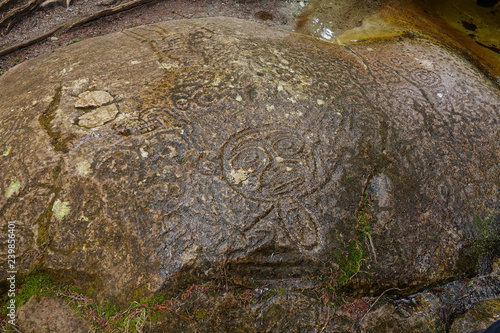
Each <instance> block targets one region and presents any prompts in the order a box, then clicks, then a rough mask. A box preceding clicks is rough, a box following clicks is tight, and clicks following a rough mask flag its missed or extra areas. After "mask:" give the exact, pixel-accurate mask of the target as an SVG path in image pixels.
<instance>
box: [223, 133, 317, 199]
mask: <svg viewBox="0 0 500 333" xmlns="http://www.w3.org/2000/svg"><path fill="white" fill-rule="evenodd" d="M223 174H224V177H225V179H226V181H227V182H228V184H229V185H230V186H231V187H232V188H233V189H234V190H235V191H237V192H239V193H240V194H242V195H243V196H245V197H247V198H248V199H254V200H258V201H277V200H279V199H280V198H282V197H285V196H286V197H301V196H303V195H305V194H308V193H312V192H314V191H316V190H317V189H318V188H319V187H320V186H321V184H322V183H323V182H324V173H323V169H322V167H321V164H320V161H319V158H318V156H317V155H316V153H315V152H314V151H313V149H312V147H311V146H310V145H309V144H308V143H307V141H306V139H305V138H304V137H302V136H301V135H300V134H298V133H297V132H292V131H291V130H282V129H275V128H272V127H269V126H267V127H261V128H255V129H250V130H245V131H243V132H240V133H239V134H237V135H236V136H234V137H233V138H231V139H230V140H229V142H228V143H227V144H226V146H225V147H224V151H223Z"/></svg>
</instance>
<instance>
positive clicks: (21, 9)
mask: <svg viewBox="0 0 500 333" xmlns="http://www.w3.org/2000/svg"><path fill="white" fill-rule="evenodd" d="M41 1H42V0H29V1H27V2H26V3H25V4H22V5H20V6H18V7H15V8H14V9H11V10H9V11H8V12H7V13H6V14H5V16H3V17H2V18H0V26H2V24H3V23H4V22H6V21H7V20H9V19H12V18H14V16H18V15H19V16H21V15H23V14H25V13H26V12H28V11H33V10H34V9H35V8H36V7H38V5H39V3H40V2H41ZM10 2H11V1H10V0H6V1H2V2H1V3H0V9H1V8H2V7H4V6H6V5H8V4H9V3H10Z"/></svg>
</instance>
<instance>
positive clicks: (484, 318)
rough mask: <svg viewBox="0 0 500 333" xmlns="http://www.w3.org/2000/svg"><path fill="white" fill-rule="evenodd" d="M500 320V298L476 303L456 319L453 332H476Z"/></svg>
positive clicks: (451, 330)
mask: <svg viewBox="0 0 500 333" xmlns="http://www.w3.org/2000/svg"><path fill="white" fill-rule="evenodd" d="M498 320H500V299H496V300H488V301H483V302H480V303H477V304H475V305H474V306H473V307H472V308H471V309H470V310H469V311H467V313H465V314H464V315H462V316H460V317H459V318H457V319H455V321H454V322H453V325H452V326H451V329H450V332H451V333H460V332H474V331H479V330H484V329H486V328H488V327H490V326H491V325H492V324H493V323H494V322H496V321H498Z"/></svg>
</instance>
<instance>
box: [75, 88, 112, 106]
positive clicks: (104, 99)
mask: <svg viewBox="0 0 500 333" xmlns="http://www.w3.org/2000/svg"><path fill="white" fill-rule="evenodd" d="M112 101H113V96H111V95H110V94H109V93H108V92H106V91H85V92H83V93H81V94H80V95H78V100H77V101H76V103H75V108H86V107H90V106H101V105H104V104H107V103H111V102H112Z"/></svg>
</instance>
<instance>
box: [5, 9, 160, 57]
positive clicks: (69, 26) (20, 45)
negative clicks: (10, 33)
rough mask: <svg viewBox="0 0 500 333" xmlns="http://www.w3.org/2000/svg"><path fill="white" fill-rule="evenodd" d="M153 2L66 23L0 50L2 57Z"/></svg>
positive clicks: (105, 11) (101, 12)
mask: <svg viewBox="0 0 500 333" xmlns="http://www.w3.org/2000/svg"><path fill="white" fill-rule="evenodd" d="M153 1H157V0H133V1H130V2H127V3H124V4H122V5H117V6H114V7H112V8H108V9H103V10H101V11H98V12H97V13H94V14H92V15H89V16H86V17H84V18H81V19H79V20H77V21H74V22H73V23H71V22H66V23H63V24H60V25H58V26H57V27H55V28H52V29H51V30H49V31H48V32H46V33H44V34H42V35H40V36H37V37H34V38H32V39H29V40H27V41H24V42H21V43H18V44H15V45H12V46H10V47H7V48H4V49H2V50H0V57H3V56H4V55H7V54H9V53H12V52H14V51H17V50H20V49H23V48H25V47H28V46H30V45H33V44H35V43H38V42H40V41H42V40H44V39H46V38H49V37H50V36H52V35H54V34H62V33H65V32H67V31H69V30H71V29H74V28H76V27H79V26H82V25H84V24H86V23H89V22H92V21H95V20H97V19H100V18H102V17H105V16H109V15H113V14H116V13H120V12H123V11H126V10H129V9H132V8H134V7H137V6H141V5H144V4H147V3H149V2H153Z"/></svg>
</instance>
